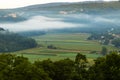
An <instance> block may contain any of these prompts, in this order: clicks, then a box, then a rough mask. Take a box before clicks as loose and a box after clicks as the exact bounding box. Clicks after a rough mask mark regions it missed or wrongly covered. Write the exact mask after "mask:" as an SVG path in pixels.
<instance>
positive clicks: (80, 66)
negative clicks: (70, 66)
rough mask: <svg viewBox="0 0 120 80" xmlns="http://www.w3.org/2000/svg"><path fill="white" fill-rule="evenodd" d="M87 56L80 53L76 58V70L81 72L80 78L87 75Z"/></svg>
mask: <svg viewBox="0 0 120 80" xmlns="http://www.w3.org/2000/svg"><path fill="white" fill-rule="evenodd" d="M86 63H87V59H86V56H85V55H83V54H80V53H78V54H77V56H76V58H75V66H76V72H77V73H78V74H79V77H80V79H83V78H85V76H86Z"/></svg>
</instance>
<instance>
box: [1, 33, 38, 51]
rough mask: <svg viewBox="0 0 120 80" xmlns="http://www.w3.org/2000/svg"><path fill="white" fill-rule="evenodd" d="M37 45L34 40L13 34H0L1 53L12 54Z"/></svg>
mask: <svg viewBox="0 0 120 80" xmlns="http://www.w3.org/2000/svg"><path fill="white" fill-rule="evenodd" d="M36 46H37V43H36V41H35V40H34V39H32V38H27V37H23V36H20V35H19V34H16V33H11V32H6V31H5V32H0V52H12V51H18V50H23V49H28V48H33V47H36Z"/></svg>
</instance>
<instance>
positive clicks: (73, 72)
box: [0, 52, 120, 80]
mask: <svg viewBox="0 0 120 80" xmlns="http://www.w3.org/2000/svg"><path fill="white" fill-rule="evenodd" d="M119 78H120V54H118V52H112V53H110V54H108V55H106V56H104V57H100V58H97V59H95V60H94V64H93V65H90V63H88V60H87V58H86V56H85V55H83V54H80V53H78V54H77V55H76V58H75V61H73V60H70V59H69V58H67V59H63V60H59V61H52V60H50V59H47V60H43V61H35V62H33V63H31V62H30V61H29V60H28V58H26V57H23V56H16V55H12V54H1V55H0V79H1V80H119Z"/></svg>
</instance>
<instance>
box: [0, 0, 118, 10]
mask: <svg viewBox="0 0 120 80" xmlns="http://www.w3.org/2000/svg"><path fill="white" fill-rule="evenodd" d="M80 1H100V0H0V9H8V8H17V7H24V6H28V5H34V4H45V3H52V2H80ZM103 1H116V0H103Z"/></svg>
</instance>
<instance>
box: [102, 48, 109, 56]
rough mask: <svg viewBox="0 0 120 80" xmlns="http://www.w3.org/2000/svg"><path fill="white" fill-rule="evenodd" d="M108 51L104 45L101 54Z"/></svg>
mask: <svg viewBox="0 0 120 80" xmlns="http://www.w3.org/2000/svg"><path fill="white" fill-rule="evenodd" d="M107 52H108V50H107V48H106V47H102V50H101V54H102V55H106V54H107Z"/></svg>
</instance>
